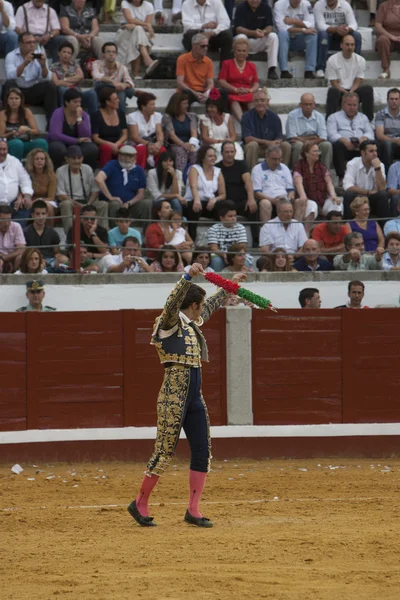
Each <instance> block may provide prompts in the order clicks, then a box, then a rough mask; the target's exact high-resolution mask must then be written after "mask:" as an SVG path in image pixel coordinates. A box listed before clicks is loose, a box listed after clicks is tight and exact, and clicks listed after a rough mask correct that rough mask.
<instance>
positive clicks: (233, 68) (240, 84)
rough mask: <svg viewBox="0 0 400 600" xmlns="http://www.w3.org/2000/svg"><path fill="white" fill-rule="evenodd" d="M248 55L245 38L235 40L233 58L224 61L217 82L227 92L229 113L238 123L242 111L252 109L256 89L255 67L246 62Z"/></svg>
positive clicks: (247, 44) (247, 43) (247, 45)
mask: <svg viewBox="0 0 400 600" xmlns="http://www.w3.org/2000/svg"><path fill="white" fill-rule="evenodd" d="M248 55H249V42H248V40H247V38H241V37H238V38H236V39H235V40H234V42H233V56H234V58H231V59H230V60H224V62H223V63H222V65H221V70H220V72H219V82H220V84H221V87H222V88H224V89H226V90H228V99H229V104H230V107H231V112H232V114H233V116H234V117H236V119H237V120H238V121H239V123H240V121H241V120H242V115H243V109H245V110H248V109H249V108H253V94H254V92H255V91H256V89H257V88H258V75H257V69H256V65H255V64H254V63H252V62H249V61H248V60H247V57H248Z"/></svg>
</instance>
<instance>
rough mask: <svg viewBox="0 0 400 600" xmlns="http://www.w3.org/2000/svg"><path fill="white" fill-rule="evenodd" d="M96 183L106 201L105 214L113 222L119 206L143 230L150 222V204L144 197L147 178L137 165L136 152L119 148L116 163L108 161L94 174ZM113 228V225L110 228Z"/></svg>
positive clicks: (126, 146)
mask: <svg viewBox="0 0 400 600" xmlns="http://www.w3.org/2000/svg"><path fill="white" fill-rule="evenodd" d="M96 183H97V185H98V186H99V188H100V191H101V193H102V196H103V199H106V200H108V201H109V202H108V204H109V209H108V213H109V216H110V218H111V219H115V216H116V214H117V211H118V209H119V208H121V206H124V207H125V208H127V209H128V210H129V216H130V217H131V219H137V220H138V221H141V226H142V227H143V228H144V229H145V228H146V227H147V224H148V223H149V222H150V220H151V208H152V202H151V199H150V198H145V195H144V191H145V189H146V176H145V174H144V171H143V169H142V167H139V166H138V165H137V164H136V149H135V148H133V147H132V146H128V145H125V146H122V148H120V150H119V153H118V160H111V161H110V162H108V163H107V164H106V165H105V167H103V168H102V170H101V171H99V173H97V175H96ZM112 226H114V225H112Z"/></svg>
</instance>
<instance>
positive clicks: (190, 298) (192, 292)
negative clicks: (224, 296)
mask: <svg viewBox="0 0 400 600" xmlns="http://www.w3.org/2000/svg"><path fill="white" fill-rule="evenodd" d="M205 295H206V290H204V289H203V288H202V287H200V286H199V285H196V284H195V283H192V285H191V286H190V288H189V290H188V292H187V294H186V296H185V298H184V299H183V302H182V304H181V310H185V309H186V308H188V307H189V306H190V305H191V304H193V302H196V303H197V304H200V302H201V301H202V299H203V298H204V297H205Z"/></svg>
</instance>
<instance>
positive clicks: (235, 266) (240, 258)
mask: <svg viewBox="0 0 400 600" xmlns="http://www.w3.org/2000/svg"><path fill="white" fill-rule="evenodd" d="M226 261H227V263H228V266H227V267H225V268H224V269H222V273H250V272H252V271H254V269H252V268H250V267H247V266H246V264H245V263H246V250H245V249H243V246H242V244H232V246H229V248H228V250H227V253H226Z"/></svg>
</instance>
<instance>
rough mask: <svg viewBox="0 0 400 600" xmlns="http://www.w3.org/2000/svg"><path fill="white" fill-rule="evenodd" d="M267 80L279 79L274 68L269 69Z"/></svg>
mask: <svg viewBox="0 0 400 600" xmlns="http://www.w3.org/2000/svg"><path fill="white" fill-rule="evenodd" d="M267 79H279V77H278V73H277V72H276V69H275V67H271V68H270V69H269V71H268V77H267Z"/></svg>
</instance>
